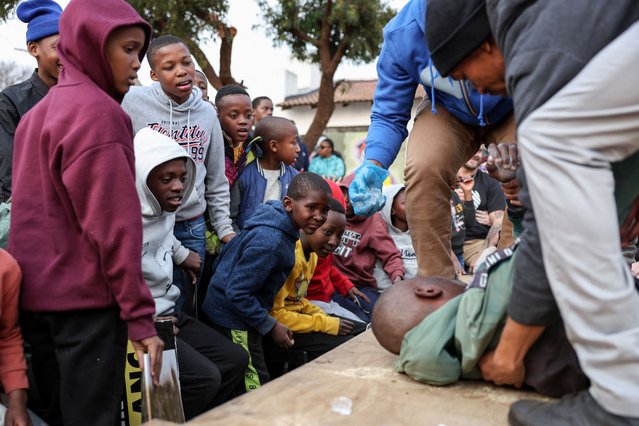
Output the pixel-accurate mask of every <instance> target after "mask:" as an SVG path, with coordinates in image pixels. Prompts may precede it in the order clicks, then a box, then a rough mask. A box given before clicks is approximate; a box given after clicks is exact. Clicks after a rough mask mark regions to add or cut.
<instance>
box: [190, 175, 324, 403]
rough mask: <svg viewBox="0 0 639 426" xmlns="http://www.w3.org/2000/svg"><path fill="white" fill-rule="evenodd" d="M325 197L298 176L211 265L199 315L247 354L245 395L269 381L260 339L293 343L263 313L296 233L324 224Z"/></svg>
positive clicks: (289, 262) (308, 178)
mask: <svg viewBox="0 0 639 426" xmlns="http://www.w3.org/2000/svg"><path fill="white" fill-rule="evenodd" d="M330 197H331V190H330V187H329V186H328V184H327V183H326V181H325V180H324V179H322V177H320V176H319V175H316V174H314V173H309V172H305V173H300V174H298V175H297V176H295V177H294V178H293V179H292V180H291V184H290V185H289V187H288V191H287V192H286V196H285V197H284V200H283V201H279V200H269V201H267V202H266V203H264V204H262V205H260V206H259V207H258V208H257V210H256V211H255V214H254V215H253V216H252V217H251V218H250V219H249V220H247V222H246V224H245V226H244V229H243V230H242V232H240V233H239V234H238V235H237V237H235V238H234V239H233V240H231V242H230V243H228V244H227V245H226V246H225V247H224V249H223V250H222V253H220V256H219V257H218V259H217V261H216V264H215V266H214V269H215V271H214V273H213V277H212V278H211V282H210V284H209V288H208V291H207V294H206V298H205V299H204V305H203V307H202V310H203V311H204V313H205V314H206V316H207V317H208V318H209V320H210V321H211V323H212V325H213V326H214V327H216V328H217V329H218V330H220V331H221V332H222V333H223V334H224V335H226V336H229V337H230V338H231V339H232V340H233V342H234V343H237V344H238V345H241V346H242V347H243V348H244V349H246V350H247V351H248V353H249V355H250V359H249V366H248V369H247V370H246V376H245V385H246V390H247V391H250V390H254V389H257V388H258V387H259V386H260V385H261V384H263V383H265V382H267V381H268V380H269V375H268V371H267V369H266V364H265V361H264V351H263V348H262V336H263V335H266V334H270V336H271V338H272V339H273V341H274V342H275V343H276V344H277V345H278V346H281V347H283V348H290V347H291V346H293V344H294V341H293V333H292V332H291V330H289V329H288V328H287V327H286V326H285V325H283V324H281V323H280V322H278V321H277V320H275V318H273V317H272V316H271V315H269V310H270V309H271V308H272V307H273V302H274V300H275V295H276V294H277V292H278V291H279V290H280V288H281V287H282V286H283V285H284V283H285V282H286V278H287V277H288V275H289V273H290V272H291V270H292V269H293V265H294V263H295V243H296V242H297V240H298V239H299V230H300V229H301V230H302V231H303V232H304V233H305V234H312V233H313V232H315V231H316V230H317V229H318V228H319V227H320V226H322V225H323V224H324V222H325V221H326V216H327V215H328V210H329V206H328V203H329V200H330Z"/></svg>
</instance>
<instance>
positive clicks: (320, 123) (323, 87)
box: [304, 67, 335, 152]
mask: <svg viewBox="0 0 639 426" xmlns="http://www.w3.org/2000/svg"><path fill="white" fill-rule="evenodd" d="M327 68H328V67H326V68H325V67H322V79H321V80H320V87H319V99H318V100H317V111H315V117H313V122H312V123H311V126H310V127H309V128H308V131H307V132H306V135H304V143H305V144H306V146H307V147H308V152H312V151H313V149H314V148H315V144H316V143H317V139H319V137H320V136H321V135H322V133H324V129H326V125H327V124H328V121H329V120H330V119H331V116H332V115H333V110H334V109H335V103H334V99H335V86H334V83H333V76H334V75H335V70H330V69H327Z"/></svg>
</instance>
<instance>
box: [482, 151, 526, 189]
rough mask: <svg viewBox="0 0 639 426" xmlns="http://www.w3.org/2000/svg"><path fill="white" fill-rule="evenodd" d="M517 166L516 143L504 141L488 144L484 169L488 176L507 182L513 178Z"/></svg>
mask: <svg viewBox="0 0 639 426" xmlns="http://www.w3.org/2000/svg"><path fill="white" fill-rule="evenodd" d="M517 167H519V154H518V151H517V145H515V144H505V143H500V144H499V145H495V144H494V143H491V144H490V145H488V160H487V161H486V170H487V171H488V174H490V176H492V177H493V178H495V179H497V180H498V181H500V182H502V183H504V182H509V181H511V180H513V179H514V178H515V172H516V171H517Z"/></svg>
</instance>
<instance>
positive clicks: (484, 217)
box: [475, 210, 492, 226]
mask: <svg viewBox="0 0 639 426" xmlns="http://www.w3.org/2000/svg"><path fill="white" fill-rule="evenodd" d="M475 218H476V219H477V222H478V223H481V224H482V225H486V226H490V225H492V222H491V220H490V215H489V214H488V212H487V211H486V210H476V211H475Z"/></svg>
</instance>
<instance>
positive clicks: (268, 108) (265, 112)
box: [253, 99, 273, 123]
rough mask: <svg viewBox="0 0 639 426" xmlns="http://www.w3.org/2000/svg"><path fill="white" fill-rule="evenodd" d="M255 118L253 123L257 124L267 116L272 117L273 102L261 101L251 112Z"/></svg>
mask: <svg viewBox="0 0 639 426" xmlns="http://www.w3.org/2000/svg"><path fill="white" fill-rule="evenodd" d="M253 114H254V116H255V122H256V123H257V122H258V121H260V120H261V119H263V118H264V117H268V116H269V115H273V102H271V101H270V100H269V99H263V100H261V101H260V103H259V104H258V105H257V108H255V110H254V111H253Z"/></svg>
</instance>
